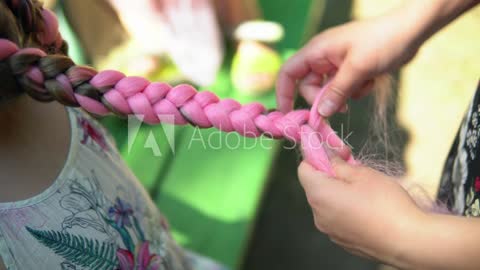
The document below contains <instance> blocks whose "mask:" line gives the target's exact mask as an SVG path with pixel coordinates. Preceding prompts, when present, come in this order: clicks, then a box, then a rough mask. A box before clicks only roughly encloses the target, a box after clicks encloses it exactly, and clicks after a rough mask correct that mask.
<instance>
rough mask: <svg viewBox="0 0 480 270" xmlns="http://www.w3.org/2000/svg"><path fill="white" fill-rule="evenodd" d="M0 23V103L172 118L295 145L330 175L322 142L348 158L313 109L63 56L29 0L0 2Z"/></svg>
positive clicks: (49, 18)
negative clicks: (25, 98) (279, 107)
mask: <svg viewBox="0 0 480 270" xmlns="http://www.w3.org/2000/svg"><path fill="white" fill-rule="evenodd" d="M0 25H1V26H0V81H2V82H3V83H2V86H1V88H0V101H1V100H6V99H9V98H12V97H14V96H17V95H19V94H22V93H27V94H28V95H30V96H31V97H32V98H34V99H36V100H38V101H42V102H50V101H58V102H60V103H62V104H64V105H65V106H72V107H82V108H83V109H84V110H86V111H87V112H89V113H92V114H95V115H98V116H104V115H107V114H111V113H113V114H116V115H118V116H123V117H125V116H127V115H129V114H135V115H139V116H141V119H142V120H143V121H145V122H146V123H149V124H158V123H160V122H165V121H168V119H167V120H165V119H162V117H161V116H162V115H173V116H174V118H173V119H174V120H173V122H172V123H171V124H177V125H186V124H191V125H194V126H198V127H200V128H210V127H215V128H217V129H220V130H222V131H225V132H237V133H239V134H241V135H244V136H247V137H258V136H262V135H266V136H269V137H272V138H276V139H281V138H286V139H288V140H292V141H296V142H301V144H302V148H303V152H304V155H305V158H306V160H307V161H308V162H309V163H310V164H312V165H314V166H315V167H316V168H317V169H319V170H322V171H324V172H326V173H328V174H331V175H333V174H334V173H333V170H332V168H331V166H330V162H329V159H328V156H327V154H326V152H325V149H324V144H325V143H326V144H328V146H329V147H334V148H335V149H336V150H338V151H337V152H338V153H339V155H340V156H341V157H342V158H343V159H345V160H348V161H349V162H351V163H355V160H354V159H353V157H352V155H351V152H350V149H348V147H346V146H345V145H344V143H343V141H342V140H341V139H340V138H338V137H337V135H336V134H335V132H334V131H333V130H332V129H331V127H330V126H329V125H328V123H327V122H326V121H324V120H323V119H322V118H320V117H319V115H318V113H317V112H316V110H314V109H313V110H311V111H308V110H296V111H292V112H289V113H287V114H284V113H282V112H279V111H268V110H266V108H265V107H264V106H263V105H262V104H260V103H250V104H247V105H241V104H240V103H238V102H237V101H235V100H232V99H224V100H220V99H219V98H218V97H217V96H216V95H215V94H214V93H212V92H209V91H201V92H198V91H197V90H196V89H195V88H193V87H192V86H190V85H186V84H184V85H178V86H175V87H172V86H170V85H168V84H165V83H160V82H153V83H151V82H149V81H148V80H146V79H144V78H141V77H127V76H125V75H124V74H122V73H121V72H118V71H114V70H106V71H101V72H97V71H96V70H95V69H93V68H91V67H87V66H78V65H76V64H75V63H74V61H72V59H70V58H69V57H68V56H67V51H68V46H67V43H66V42H65V41H64V40H63V39H62V37H61V35H60V33H59V30H58V21H57V19H56V16H55V15H54V14H53V13H52V12H51V11H49V10H48V9H44V8H43V7H42V5H41V4H40V2H38V1H37V0H0ZM319 97H320V95H319ZM318 100H319V99H317V101H318ZM315 107H316V106H315V105H314V108H315ZM169 119H171V118H169Z"/></svg>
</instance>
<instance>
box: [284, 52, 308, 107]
mask: <svg viewBox="0 0 480 270" xmlns="http://www.w3.org/2000/svg"><path fill="white" fill-rule="evenodd" d="M309 72H310V67H309V65H308V63H307V59H306V57H305V55H304V52H303V51H300V52H298V53H297V54H295V55H294V56H292V57H290V58H289V59H288V60H287V62H285V64H283V67H282V69H281V70H280V72H279V74H278V78H277V91H276V96H277V106H278V109H279V110H280V111H281V112H284V113H287V112H288V111H290V110H292V109H293V102H294V99H295V87H296V85H297V81H298V80H301V79H303V78H305V77H306V76H307V75H308V73H309Z"/></svg>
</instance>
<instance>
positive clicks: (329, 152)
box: [323, 146, 338, 160]
mask: <svg viewBox="0 0 480 270" xmlns="http://www.w3.org/2000/svg"><path fill="white" fill-rule="evenodd" d="M323 149H324V150H325V153H326V154H327V157H328V159H330V160H331V159H332V158H335V157H337V156H338V155H337V153H336V152H335V150H333V149H331V148H330V147H328V146H327V147H324V148H323Z"/></svg>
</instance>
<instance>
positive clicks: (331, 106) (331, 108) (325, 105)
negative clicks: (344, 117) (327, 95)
mask: <svg viewBox="0 0 480 270" xmlns="http://www.w3.org/2000/svg"><path fill="white" fill-rule="evenodd" d="M336 110H337V105H336V104H335V103H333V101H331V100H328V99H327V100H324V101H323V102H322V103H320V105H319V106H318V112H319V113H320V114H321V115H322V116H323V117H329V116H331V115H332V114H334V113H335V111H336Z"/></svg>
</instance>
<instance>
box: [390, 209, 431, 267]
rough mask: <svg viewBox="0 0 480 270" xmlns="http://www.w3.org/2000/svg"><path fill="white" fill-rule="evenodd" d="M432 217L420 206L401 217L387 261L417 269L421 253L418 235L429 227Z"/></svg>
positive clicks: (396, 224)
mask: <svg viewBox="0 0 480 270" xmlns="http://www.w3.org/2000/svg"><path fill="white" fill-rule="evenodd" d="M430 219H431V216H430V214H429V213H427V212H424V211H422V210H421V209H419V208H418V209H414V210H413V211H412V214H411V215H409V217H408V218H406V217H405V216H403V217H401V218H399V221H398V222H396V223H395V226H394V228H393V231H392V237H393V238H392V240H391V241H390V243H391V246H390V247H389V254H388V255H387V258H386V260H385V262H386V263H388V264H390V265H392V266H394V267H397V268H400V269H415V265H416V264H417V263H416V262H417V258H416V256H418V254H419V253H418V252H417V251H418V250H417V248H416V243H417V237H418V235H421V234H422V233H423V230H424V229H425V227H428V224H429V223H430V222H431V221H430Z"/></svg>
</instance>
